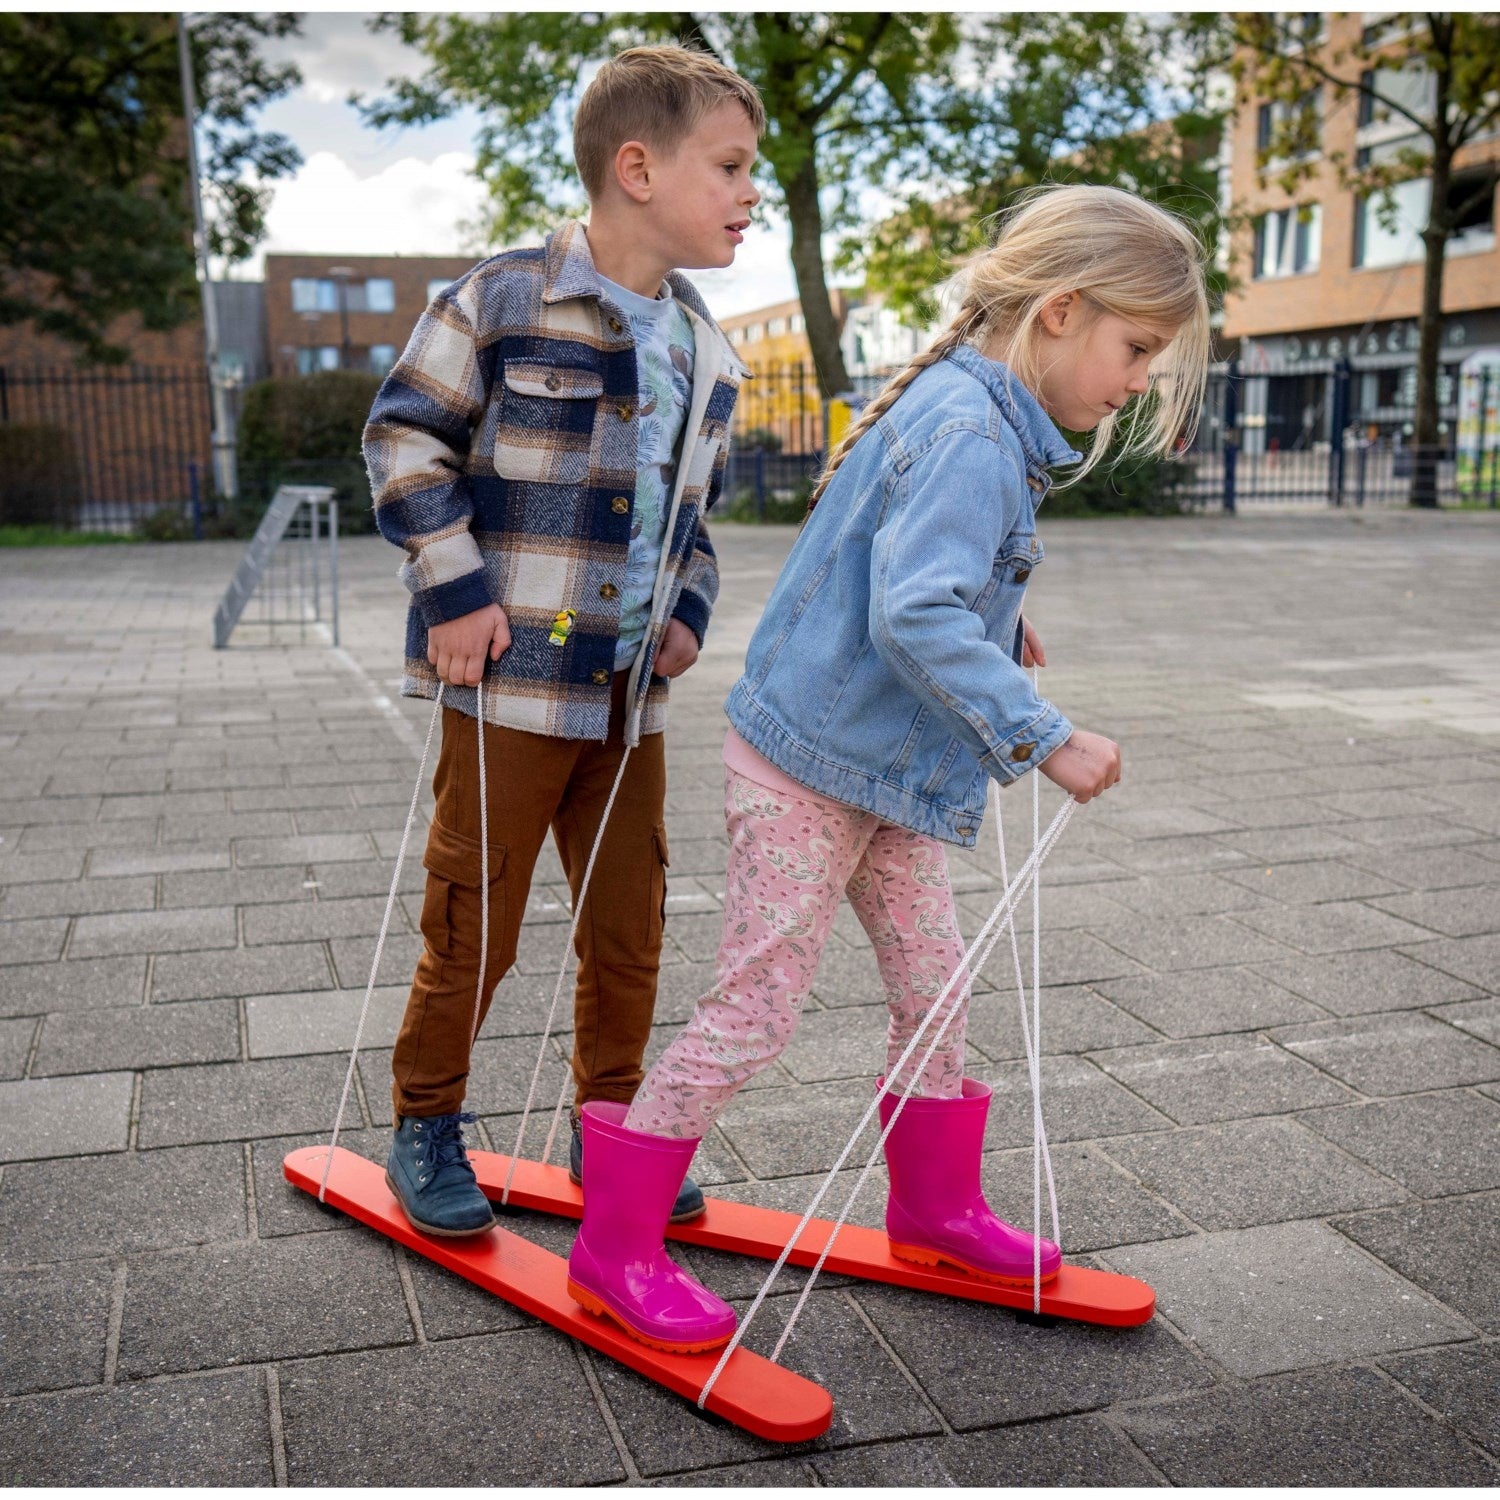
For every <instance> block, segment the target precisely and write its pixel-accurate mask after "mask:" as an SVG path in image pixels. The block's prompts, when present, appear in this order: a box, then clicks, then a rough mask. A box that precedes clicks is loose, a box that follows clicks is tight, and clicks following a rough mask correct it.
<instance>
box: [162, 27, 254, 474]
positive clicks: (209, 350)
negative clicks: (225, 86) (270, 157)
mask: <svg viewBox="0 0 1500 1500" xmlns="http://www.w3.org/2000/svg"><path fill="white" fill-rule="evenodd" d="M187 23H188V17H187V14H186V12H184V13H183V14H182V15H180V16H179V17H178V18H177V61H178V65H179V67H180V69H181V72H182V113H183V119H184V121H185V122H186V124H187V148H188V174H189V177H190V179H191V182H192V198H193V242H194V249H195V251H196V253H197V260H198V284H199V288H200V291H201V293H202V297H203V344H204V355H205V357H206V359H207V361H208V389H209V395H210V398H211V400H212V401H213V424H214V431H213V456H214V488H215V489H216V490H218V492H219V493H220V494H221V495H223V496H224V497H225V499H227V500H233V499H236V498H237V497H238V495H239V476H238V466H237V464H236V462H235V431H234V413H233V412H232V411H231V410H230V407H229V393H228V391H227V390H226V389H225V386H224V380H223V375H222V372H221V370H220V369H219V310H218V307H217V305H216V303H215V301H214V284H213V281H212V280H211V279H210V276H209V267H208V232H207V230H206V229H205V228H204V224H203V184H202V180H201V178H200V176H199V173H198V105H197V100H196V95H195V93H194V89H193V56H192V51H191V49H190V48H189V46H188V29H187Z"/></svg>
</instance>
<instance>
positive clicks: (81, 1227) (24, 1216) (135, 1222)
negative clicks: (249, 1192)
mask: <svg viewBox="0 0 1500 1500" xmlns="http://www.w3.org/2000/svg"><path fill="white" fill-rule="evenodd" d="M247 1232H248V1226H247V1218H246V1198H245V1164H244V1157H243V1154H242V1152H241V1149H240V1147H238V1146H190V1147H184V1148H181V1149H178V1150H168V1151H130V1152H122V1153H120V1154H118V1155H112V1156H81V1157H72V1158H68V1159H66V1160H63V1161H48V1162H35V1163H24V1164H16V1165H12V1166H9V1167H7V1168H6V1170H5V1180H4V1184H3V1186H0V1247H3V1248H0V1256H3V1259H4V1261H5V1263H6V1264H8V1265H26V1264H41V1263H42V1262H44V1261H70V1260H80V1259H88V1258H90V1257H95V1256H106V1255H110V1256H112V1255H121V1254H126V1253H135V1252H140V1251H146V1250H163V1249H169V1248H175V1247H179V1246H183V1245H198V1244H208V1243H211V1242H214V1241H221V1240H238V1239H243V1238H244V1236H245V1235H246V1233H247Z"/></svg>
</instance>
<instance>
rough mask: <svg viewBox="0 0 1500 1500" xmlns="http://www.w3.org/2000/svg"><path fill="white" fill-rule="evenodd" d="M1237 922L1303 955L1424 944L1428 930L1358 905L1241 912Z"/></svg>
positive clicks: (1336, 903) (1328, 904) (1340, 903)
mask: <svg viewBox="0 0 1500 1500" xmlns="http://www.w3.org/2000/svg"><path fill="white" fill-rule="evenodd" d="M1236 920H1238V921H1240V922H1243V923H1244V924H1245V925H1246V926H1247V927H1254V928H1255V929H1256V930H1257V931H1259V932H1264V933H1266V934H1267V935H1268V936H1270V937H1273V938H1275V939H1276V940H1277V941H1278V942H1282V943H1285V944H1286V945H1287V946H1288V947H1289V948H1296V949H1300V950H1301V951H1302V952H1303V953H1344V952H1347V951H1348V950H1350V949H1353V948H1382V947H1393V946H1394V945H1395V944H1397V943H1414V942H1421V941H1422V939H1423V937H1424V936H1426V935H1427V929H1425V928H1421V927H1418V926H1416V925H1415V924H1414V923H1412V922H1403V921H1401V920H1400V918H1398V917H1392V916H1388V915H1387V914H1386V913H1385V912H1381V911H1376V910H1374V908H1373V907H1370V906H1366V905H1364V904H1363V903H1362V902H1359V901H1329V902H1325V903H1323V904H1320V905H1317V906H1290V907H1279V906H1272V907H1263V908H1260V909H1258V910H1256V911H1246V912H1239V913H1237V915H1236Z"/></svg>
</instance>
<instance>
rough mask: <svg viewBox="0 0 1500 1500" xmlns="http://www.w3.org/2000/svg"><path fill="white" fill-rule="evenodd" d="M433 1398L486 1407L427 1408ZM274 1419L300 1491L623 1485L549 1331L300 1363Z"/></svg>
mask: <svg viewBox="0 0 1500 1500" xmlns="http://www.w3.org/2000/svg"><path fill="white" fill-rule="evenodd" d="M437 1391H447V1392H465V1391H468V1392H475V1393H479V1392H483V1400H481V1401H478V1402H470V1401H465V1400H460V1399H452V1400H438V1401H435V1400H434V1399H433V1393H434V1392H437ZM539 1393H545V1394H544V1395H543V1396H542V1400H543V1402H544V1406H543V1409H542V1410H541V1411H539V1410H538V1407H537V1401H538V1394H539ZM281 1411H282V1420H283V1423H284V1425H285V1431H286V1456H287V1478H288V1480H289V1482H290V1483H291V1484H293V1485H298V1486H302V1485H308V1486H310V1485H335V1484H351V1485H361V1486H363V1485H369V1484H378V1485H391V1486H396V1485H399V1486H402V1487H407V1486H410V1485H422V1486H437V1485H443V1486H449V1485H455V1484H463V1485H475V1486H478V1485H493V1484H497V1483H500V1484H506V1483H516V1482H528V1483H531V1484H551V1485H578V1484H606V1483H609V1482H611V1481H617V1480H621V1479H623V1478H624V1477H625V1471H624V1468H623V1467H622V1465H621V1464H620V1460H619V1457H618V1455H617V1454H616V1452H615V1449H614V1445H613V1443H612V1442H611V1441H610V1434H609V1429H608V1428H607V1427H606V1426H605V1423H604V1419H603V1417H601V1416H600V1414H599V1411H598V1408H597V1407H596V1406H595V1405H594V1402H593V1399H592V1397H591V1396H590V1393H589V1388H588V1384H587V1382H586V1381H585V1380H584V1378H583V1373H582V1371H581V1370H580V1369H579V1367H578V1363H577V1357H576V1356H575V1354H574V1352H573V1346H572V1344H571V1341H570V1340H568V1339H567V1338H565V1337H564V1336H563V1335H561V1334H558V1333H554V1332H552V1331H551V1330H550V1329H536V1330H528V1331H525V1332H518V1333H512V1334H501V1335H498V1336H491V1337H488V1338H476V1339H462V1340H457V1341H452V1342H441V1343H436V1344H429V1345H427V1346H426V1347H425V1348H419V1349H401V1350H380V1351H375V1352H371V1353H362V1354H349V1355H343V1356H340V1357H337V1358H330V1359H317V1360H309V1361H307V1362H306V1363H302V1364H297V1365H293V1366H290V1367H289V1368H287V1369H286V1370H285V1371H284V1372H283V1374H282V1379H281Z"/></svg>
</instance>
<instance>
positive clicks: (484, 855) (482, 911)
mask: <svg viewBox="0 0 1500 1500" xmlns="http://www.w3.org/2000/svg"><path fill="white" fill-rule="evenodd" d="M474 735H475V739H476V741H477V743H478V746H479V978H478V979H477V980H476V981H475V982H474V1024H473V1025H472V1026H471V1027H470V1028H469V1067H470V1069H471V1070H472V1069H473V1066H474V1043H475V1042H476V1041H478V1040H479V1007H480V1005H481V1003H482V1001H483V997H484V975H485V970H487V969H488V968H489V966H490V805H489V800H488V789H487V787H486V785H485V769H484V679H483V677H481V678H480V680H479V683H478V685H477V686H476V687H475V689H474Z"/></svg>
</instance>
